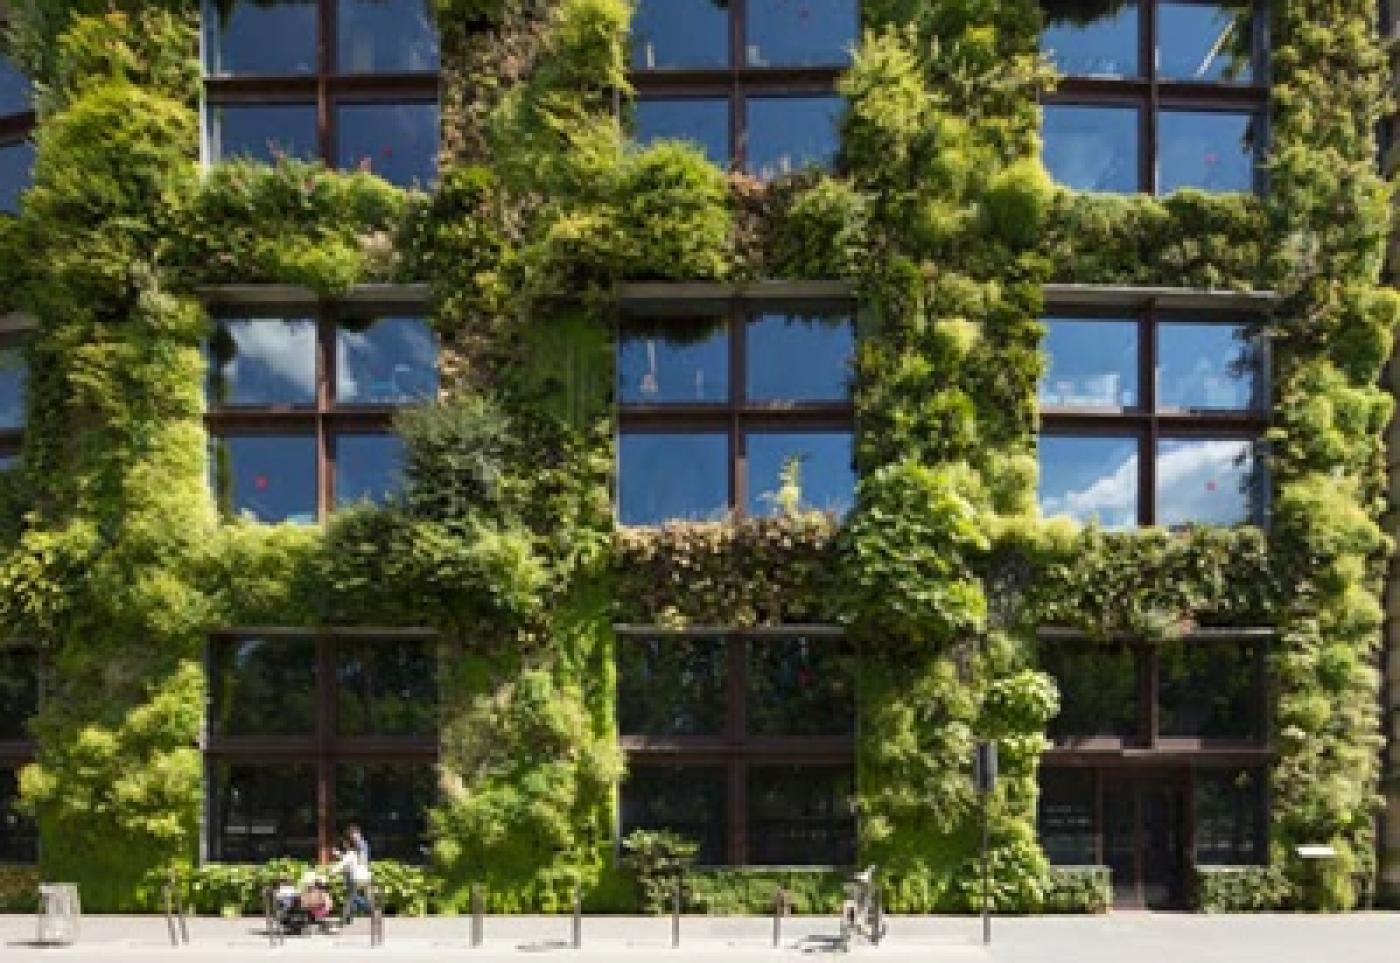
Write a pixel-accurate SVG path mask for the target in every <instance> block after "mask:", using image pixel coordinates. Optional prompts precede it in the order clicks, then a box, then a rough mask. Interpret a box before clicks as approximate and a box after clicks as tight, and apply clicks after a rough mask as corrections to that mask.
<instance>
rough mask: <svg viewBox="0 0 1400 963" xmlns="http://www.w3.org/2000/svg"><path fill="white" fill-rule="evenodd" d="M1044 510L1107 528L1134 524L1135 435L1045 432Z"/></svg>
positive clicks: (1042, 439) (1042, 454)
mask: <svg viewBox="0 0 1400 963" xmlns="http://www.w3.org/2000/svg"><path fill="white" fill-rule="evenodd" d="M1038 448H1039V454H1040V489H1039V497H1040V511H1041V514H1043V515H1045V516H1046V517H1047V518H1049V517H1052V516H1055V515H1067V516H1069V517H1070V518H1072V519H1074V520H1075V521H1077V522H1079V523H1081V524H1084V523H1087V522H1089V521H1090V520H1091V519H1097V520H1098V523H1099V524H1100V525H1102V526H1103V527H1104V528H1110V529H1113V528H1132V527H1133V526H1134V525H1136V524H1137V520H1138V470H1139V469H1138V443H1137V439H1136V438H1115V437H1106V438H1090V437H1086V438H1073V437H1067V436H1064V435H1041V436H1040V441H1039V444H1038Z"/></svg>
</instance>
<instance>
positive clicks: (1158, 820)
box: [1103, 772, 1187, 909]
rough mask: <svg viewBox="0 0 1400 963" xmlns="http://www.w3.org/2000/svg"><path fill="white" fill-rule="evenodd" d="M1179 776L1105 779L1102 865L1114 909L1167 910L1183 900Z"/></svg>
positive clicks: (1182, 802) (1182, 795) (1183, 812)
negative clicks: (1110, 872) (1108, 878)
mask: <svg viewBox="0 0 1400 963" xmlns="http://www.w3.org/2000/svg"><path fill="white" fill-rule="evenodd" d="M1186 815H1187V814H1186V781H1185V775H1184V773H1177V772H1169V773H1143V774H1136V773H1134V774H1127V773H1125V774H1122V775H1117V774H1105V777H1104V786H1103V847H1104V863H1105V864H1106V865H1107V866H1108V867H1109V868H1110V869H1112V870H1113V895H1114V905H1116V906H1119V907H1121V908H1125V909H1170V908H1173V907H1178V906H1181V905H1183V903H1184V901H1185V895H1186Z"/></svg>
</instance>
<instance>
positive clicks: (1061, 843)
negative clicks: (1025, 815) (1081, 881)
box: [1036, 769, 1099, 866]
mask: <svg viewBox="0 0 1400 963" xmlns="http://www.w3.org/2000/svg"><path fill="white" fill-rule="evenodd" d="M1094 809H1095V805H1094V773H1093V771H1092V770H1086V769H1042V770H1041V771H1040V799H1039V801H1038V802H1037V804H1036V833H1037V835H1039V837H1040V846H1041V848H1042V849H1044V850H1045V856H1046V858H1048V859H1049V860H1050V862H1051V863H1053V864H1055V865H1057V866H1092V865H1094V864H1095V863H1097V862H1098V861H1099V857H1098V852H1097V850H1096V847H1095V845H1094V844H1095V841H1096V836H1095V833H1094Z"/></svg>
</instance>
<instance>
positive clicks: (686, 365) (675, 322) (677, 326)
mask: <svg viewBox="0 0 1400 963" xmlns="http://www.w3.org/2000/svg"><path fill="white" fill-rule="evenodd" d="M617 395H618V400H619V401H621V402H623V403H624V404H644V405H645V404H664V403H672V402H674V403H682V404H712V403H720V402H725V401H728V400H729V326H728V324H727V323H726V322H725V320H724V319H723V318H706V317H700V318H695V319H688V318H663V319H659V320H657V321H655V322H648V321H628V322H626V323H625V324H624V325H623V328H622V334H621V341H620V343H619V345H618V356H617Z"/></svg>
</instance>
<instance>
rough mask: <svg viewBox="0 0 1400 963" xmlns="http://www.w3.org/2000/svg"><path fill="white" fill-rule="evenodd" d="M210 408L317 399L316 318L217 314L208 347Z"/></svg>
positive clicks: (308, 401)
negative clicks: (241, 316)
mask: <svg viewBox="0 0 1400 963" xmlns="http://www.w3.org/2000/svg"><path fill="white" fill-rule="evenodd" d="M207 357H208V381H207V394H208V400H209V405H210V407H233V406H239V405H313V404H315V403H316V322H315V321H314V320H312V319H310V318H285V319H283V318H221V319H218V320H216V321H215V322H214V331H213V334H212V335H210V338H209V344H208V349H207Z"/></svg>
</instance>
